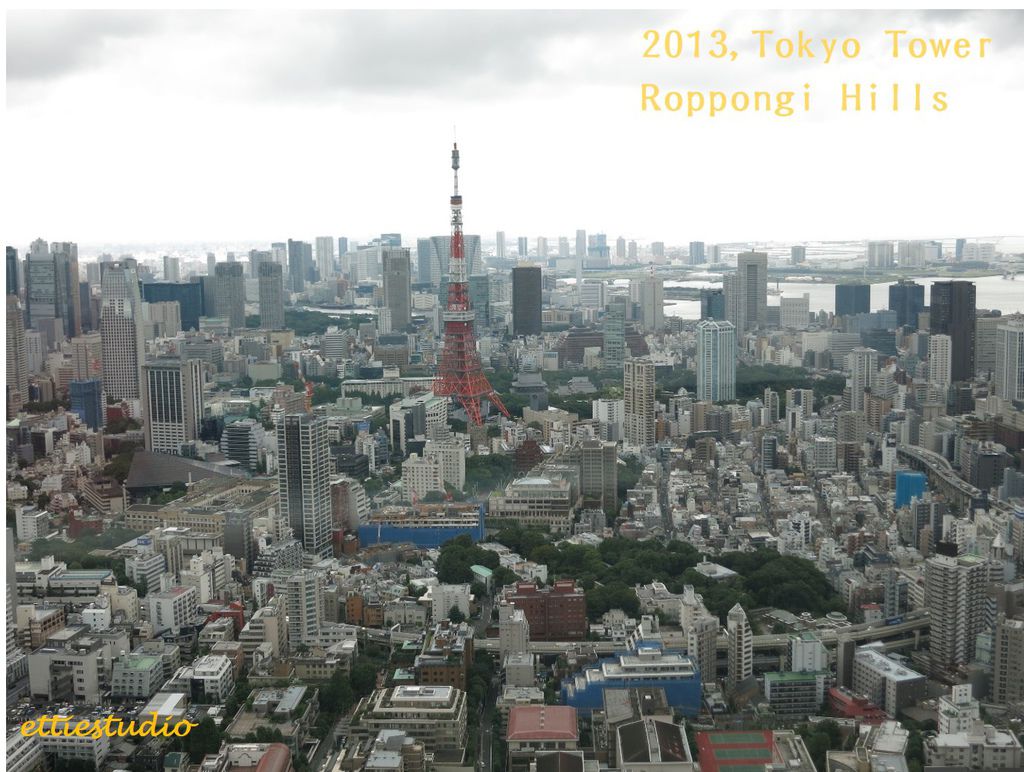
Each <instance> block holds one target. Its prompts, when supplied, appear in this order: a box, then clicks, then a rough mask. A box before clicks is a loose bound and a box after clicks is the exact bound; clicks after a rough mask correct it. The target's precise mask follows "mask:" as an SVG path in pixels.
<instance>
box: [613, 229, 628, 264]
mask: <svg viewBox="0 0 1024 772" xmlns="http://www.w3.org/2000/svg"><path fill="white" fill-rule="evenodd" d="M615 259H616V260H618V261H619V262H620V263H621V262H623V261H625V259H626V240H625V239H624V238H623V237H622V236H619V237H618V238H617V239H615Z"/></svg>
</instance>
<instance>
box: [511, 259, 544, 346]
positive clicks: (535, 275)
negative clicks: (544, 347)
mask: <svg viewBox="0 0 1024 772" xmlns="http://www.w3.org/2000/svg"><path fill="white" fill-rule="evenodd" d="M512 334H513V335H516V336H519V335H540V334H541V269H540V267H539V266H534V265H518V266H516V267H515V268H513V269H512Z"/></svg>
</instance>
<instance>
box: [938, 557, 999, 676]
mask: <svg viewBox="0 0 1024 772" xmlns="http://www.w3.org/2000/svg"><path fill="white" fill-rule="evenodd" d="M1001 572H1002V566H1001V564H1000V563H998V562H991V561H988V560H986V559H985V558H982V557H978V556H977V555H960V556H959V557H955V558H954V557H949V556H947V555H936V556H934V557H931V558H928V560H927V561H925V571H924V594H925V606H926V607H927V608H928V610H929V611H930V612H931V620H932V622H931V631H930V639H929V640H930V645H929V649H930V661H931V665H932V669H933V671H934V672H941V671H943V670H946V669H947V668H950V667H952V666H954V665H963V664H967V663H968V662H971V661H972V659H973V658H974V653H975V642H976V639H977V636H978V634H979V633H981V632H984V631H985V630H986V617H987V609H988V603H987V601H986V599H987V598H988V589H989V586H990V585H991V584H992V583H993V582H995V581H999V577H1000V576H1001Z"/></svg>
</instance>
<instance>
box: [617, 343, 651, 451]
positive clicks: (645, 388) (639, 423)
mask: <svg viewBox="0 0 1024 772" xmlns="http://www.w3.org/2000/svg"><path fill="white" fill-rule="evenodd" d="M654 373H655V368H654V362H653V361H651V360H650V359H647V358H639V359H632V358H631V359H627V360H626V361H625V362H624V363H623V368H622V392H623V398H624V401H625V414H626V426H625V432H624V434H625V444H626V445H627V446H628V447H631V448H650V447H653V446H654V443H655V431H654V407H655V402H654Z"/></svg>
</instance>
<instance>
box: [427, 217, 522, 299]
mask: <svg viewBox="0 0 1024 772" xmlns="http://www.w3.org/2000/svg"><path fill="white" fill-rule="evenodd" d="M520 241H522V239H520ZM423 242H426V243H423ZM416 248H417V255H416V262H417V272H419V273H421V277H420V281H424V279H423V277H422V271H423V270H424V257H423V255H422V254H420V252H419V251H420V250H421V249H427V250H428V252H427V253H426V254H427V258H426V260H427V265H429V270H430V278H429V279H428V281H430V284H431V285H432V286H434V287H440V286H441V280H442V278H443V277H446V276H448V273H449V271H448V263H449V261H450V260H451V252H452V237H451V236H431V237H430V238H429V239H418V240H417V241H416ZM482 250H483V248H482V246H481V241H480V237H479V236H475V235H472V234H465V235H463V237H462V251H463V259H464V260H465V261H466V270H467V271H468V273H467V274H466V275H467V276H472V275H473V274H474V273H481V272H482V271H483V269H484V263H483V251H482ZM447 301H448V298H447V297H445V298H443V299H442V304H444V303H447Z"/></svg>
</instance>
